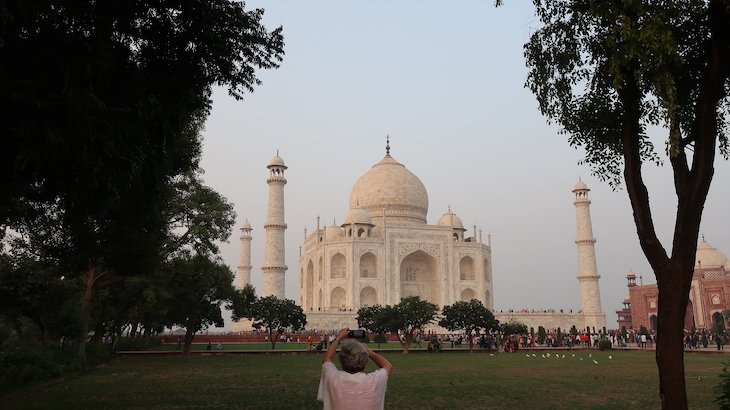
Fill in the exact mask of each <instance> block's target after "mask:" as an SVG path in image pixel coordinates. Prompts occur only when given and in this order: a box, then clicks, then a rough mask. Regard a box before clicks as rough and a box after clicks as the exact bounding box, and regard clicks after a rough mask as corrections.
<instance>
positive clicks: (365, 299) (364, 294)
mask: <svg viewBox="0 0 730 410" xmlns="http://www.w3.org/2000/svg"><path fill="white" fill-rule="evenodd" d="M377 304H378V292H376V291H375V289H373V288H372V286H366V287H364V288H362V290H361V291H360V306H361V307H367V306H375V305H377Z"/></svg>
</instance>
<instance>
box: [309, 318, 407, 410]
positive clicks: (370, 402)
mask: <svg viewBox="0 0 730 410" xmlns="http://www.w3.org/2000/svg"><path fill="white" fill-rule="evenodd" d="M349 331H350V329H347V328H345V329H342V330H340V333H339V334H338V335H337V337H335V340H333V341H332V343H331V344H330V346H329V348H328V349H327V352H326V353H325V354H324V358H323V359H322V377H321V378H320V381H319V391H318V392H317V400H320V401H322V402H323V403H324V409H325V410H329V409H334V410H338V409H348V410H357V409H363V410H365V409H367V410H371V409H372V410H376V409H378V410H379V409H383V407H384V405H385V391H386V388H387V384H388V376H389V375H390V372H391V371H392V369H393V365H391V364H390V362H389V361H388V360H387V359H385V358H384V357H383V356H381V355H379V354H377V353H375V352H373V351H372V350H370V348H369V347H368V346H367V345H364V344H362V343H360V342H358V341H357V340H354V339H348V338H347V334H348V333H349ZM340 343H341V345H340ZM338 346H340V349H341V350H340V355H339V359H340V366H341V367H342V370H337V367H335V365H334V364H333V363H332V358H333V357H334V355H335V353H336V352H337V347H338ZM368 360H372V361H373V363H375V364H376V365H377V366H378V367H379V369H378V370H376V371H374V372H371V373H367V374H366V373H365V372H364V370H365V365H367V363H368Z"/></svg>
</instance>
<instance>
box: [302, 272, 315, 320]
mask: <svg viewBox="0 0 730 410" xmlns="http://www.w3.org/2000/svg"><path fill="white" fill-rule="evenodd" d="M304 293H305V295H306V296H305V298H304V299H305V302H304V303H306V305H305V307H306V309H308V310H314V263H312V261H311V260H310V261H309V263H308V264H307V285H306V286H305V287H304Z"/></svg>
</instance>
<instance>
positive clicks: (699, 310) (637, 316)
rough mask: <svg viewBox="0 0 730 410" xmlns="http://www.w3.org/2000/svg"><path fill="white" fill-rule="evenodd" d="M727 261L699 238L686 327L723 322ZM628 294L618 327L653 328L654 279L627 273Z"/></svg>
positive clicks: (729, 302)
mask: <svg viewBox="0 0 730 410" xmlns="http://www.w3.org/2000/svg"><path fill="white" fill-rule="evenodd" d="M729 271H730V261H729V260H728V258H727V257H726V256H725V255H723V254H722V252H720V251H718V250H717V249H715V248H713V247H712V245H710V244H708V243H707V242H705V240H704V238H703V239H702V242H701V243H700V244H699V246H697V257H696V259H695V271H694V276H693V278H692V288H691V289H690V294H689V302H688V304H687V312H686V313H685V316H684V327H685V329H692V328H695V329H712V328H713V326H714V325H715V324H722V325H723V326H724V325H725V324H726V320H727V318H726V317H725V311H727V310H728V309H730V272H729ZM626 279H627V280H628V284H627V287H628V288H629V295H628V296H627V297H626V298H625V299H624V301H623V305H624V308H623V309H622V310H619V311H616V314H617V315H618V328H619V329H622V328H626V329H639V328H640V327H641V326H645V327H646V328H647V329H649V330H656V326H657V314H658V300H659V299H658V295H659V290H658V288H657V285H656V283H654V284H650V285H644V284H642V283H641V281H640V282H639V284H637V283H636V275H635V274H634V273H633V272H629V274H628V275H626Z"/></svg>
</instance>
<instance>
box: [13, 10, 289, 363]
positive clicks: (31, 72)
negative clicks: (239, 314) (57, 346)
mask: <svg viewBox="0 0 730 410" xmlns="http://www.w3.org/2000/svg"><path fill="white" fill-rule="evenodd" d="M262 16H263V10H261V9H256V10H246V9H245V3H243V2H232V1H227V0H212V1H207V0H206V1H203V0H193V1H179V0H162V1H158V2H152V3H149V2H147V3H141V2H97V1H74V2H68V1H61V0H39V1H33V2H26V1H17V0H8V1H4V2H3V3H2V6H0V94H1V95H2V98H0V124H2V125H1V126H2V135H3V142H4V144H3V149H2V150H0V186H2V188H3V189H1V190H0V239H3V240H4V242H3V246H4V247H8V246H10V247H11V249H10V253H11V254H13V255H17V254H18V252H19V251H18V249H20V247H22V248H24V249H28V250H30V252H26V253H25V256H26V257H27V260H28V261H29V262H33V263H42V264H44V266H52V267H53V269H52V271H53V272H52V275H53V276H55V277H56V278H60V277H61V276H64V277H65V278H66V280H69V281H71V282H73V283H76V284H78V285H79V287H80V290H79V288H77V291H76V293H75V294H74V295H70V294H69V295H67V298H70V297H75V298H77V300H78V306H79V307H80V318H81V319H80V320H81V323H80V329H79V333H78V336H77V337H78V342H79V343H78V344H77V346H79V353H80V357H81V358H82V359H83V358H84V357H85V356H84V341H85V339H86V335H87V334H88V330H89V327H90V326H91V325H92V321H93V320H94V318H95V312H94V311H95V310H98V309H96V307H95V306H96V305H95V304H96V303H98V302H102V300H101V299H99V297H98V296H99V295H97V292H99V291H100V290H102V289H104V288H106V287H107V286H111V285H119V284H120V283H122V282H123V281H124V280H126V279H129V278H131V277H139V276H145V275H153V274H155V272H159V271H160V269H161V268H162V264H163V262H164V261H165V259H166V258H172V259H175V258H177V259H178V260H179V259H180V258H183V259H185V258H186V257H188V256H190V257H195V256H194V255H195V254H197V255H207V257H208V258H209V260H210V261H212V262H215V256H214V255H215V254H217V251H218V250H217V245H216V242H217V241H219V240H224V239H226V238H227V235H228V231H229V230H230V224H231V223H232V218H231V215H232V213H231V210H230V205H229V204H228V203H227V202H226V201H225V200H223V199H222V197H220V196H219V195H218V194H217V193H215V192H214V191H212V190H210V189H209V188H206V187H204V186H202V184H200V183H199V181H198V180H197V175H198V172H199V170H198V162H199V158H200V151H201V140H200V131H201V129H202V126H203V123H204V121H205V119H206V117H207V116H208V113H209V112H210V109H211V98H210V97H211V94H212V89H213V87H214V86H221V87H225V88H227V89H228V92H229V94H230V95H231V96H232V97H233V98H236V99H240V98H243V96H244V94H245V93H247V92H250V91H253V88H254V86H256V85H258V84H260V80H259V79H258V77H257V76H256V70H259V69H272V68H277V67H278V66H279V63H280V62H281V61H282V58H283V54H284V51H283V46H284V39H283V35H282V29H281V28H277V29H274V30H271V31H270V30H267V29H266V28H265V27H264V26H263V25H262V23H261V19H262ZM176 194H181V195H182V200H181V202H177V203H176V202H170V201H169V199H170V198H172V197H175V196H176ZM178 196H180V195H178ZM190 202H195V203H196V204H197V206H195V207H192V208H190V207H188V208H182V207H183V206H187V205H189V203H190ZM216 206H221V207H222V208H215V207H216ZM8 236H10V238H8ZM186 255H187V256H186ZM168 260H169V259H168ZM26 265H28V264H26ZM7 266H11V265H7ZM5 277H8V276H5ZM49 283H50V282H49ZM104 300H112V299H110V298H106V299H104ZM147 300H148V301H149V302H150V303H152V301H153V298H147ZM116 308H119V309H116ZM116 308H115V309H114V311H116V312H118V313H119V314H122V312H126V313H124V314H127V313H133V312H131V311H130V309H129V306H127V307H125V308H123V306H122V303H119V304H117V306H116ZM111 311H112V310H110V309H107V311H106V313H105V315H102V316H103V317H105V316H106V314H108V313H110V312H111ZM96 313H98V312H96ZM102 316H99V315H96V318H100V317H102Z"/></svg>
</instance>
